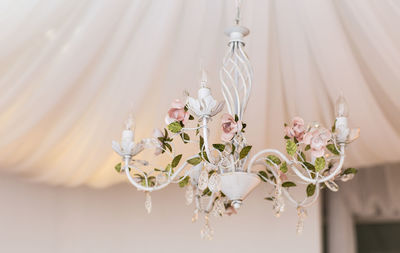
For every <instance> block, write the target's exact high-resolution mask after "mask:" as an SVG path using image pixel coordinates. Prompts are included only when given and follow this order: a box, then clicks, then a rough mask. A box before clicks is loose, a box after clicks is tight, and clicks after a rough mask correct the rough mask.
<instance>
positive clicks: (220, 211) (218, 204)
mask: <svg viewBox="0 0 400 253" xmlns="http://www.w3.org/2000/svg"><path fill="white" fill-rule="evenodd" d="M224 212H225V205H224V203H223V202H222V200H221V199H220V198H218V199H217V200H215V202H214V207H213V210H212V214H213V215H214V216H223V215H224Z"/></svg>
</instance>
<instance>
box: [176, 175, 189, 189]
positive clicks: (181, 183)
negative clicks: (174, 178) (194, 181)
mask: <svg viewBox="0 0 400 253" xmlns="http://www.w3.org/2000/svg"><path fill="white" fill-rule="evenodd" d="M182 177H183V176H182ZM182 177H180V179H182ZM189 180H190V177H189V176H186V177H185V178H184V179H183V180H182V181H180V182H179V187H185V186H186V185H188V184H189Z"/></svg>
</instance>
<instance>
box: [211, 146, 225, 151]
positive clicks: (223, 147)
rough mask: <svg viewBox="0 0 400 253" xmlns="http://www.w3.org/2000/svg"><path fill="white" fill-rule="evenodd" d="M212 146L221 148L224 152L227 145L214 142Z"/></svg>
mask: <svg viewBox="0 0 400 253" xmlns="http://www.w3.org/2000/svg"><path fill="white" fill-rule="evenodd" d="M212 146H213V147H214V148H215V149H217V150H219V151H220V152H223V151H224V150H225V145H224V144H213V145H212Z"/></svg>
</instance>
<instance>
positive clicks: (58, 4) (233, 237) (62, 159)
mask: <svg viewBox="0 0 400 253" xmlns="http://www.w3.org/2000/svg"><path fill="white" fill-rule="evenodd" d="M242 5H243V7H242V21H241V23H242V24H243V25H244V26H246V27H248V28H250V31H251V32H250V35H249V36H248V37H246V50H247V53H248V55H249V58H250V60H251V62H252V65H253V68H254V73H255V74H254V84H253V90H252V96H251V99H250V102H249V105H248V107H247V112H246V115H245V122H246V123H247V125H248V126H247V128H246V130H247V131H246V134H247V140H248V141H249V142H250V143H251V144H252V145H253V150H252V151H253V152H255V151H257V150H261V149H262V148H267V147H268V148H276V149H279V150H282V151H284V149H285V146H284V139H283V136H284V133H283V124H284V122H289V121H290V119H291V118H292V117H293V116H302V117H303V118H304V119H305V120H306V121H307V122H312V121H318V122H320V123H321V124H322V125H324V126H326V127H328V128H329V127H330V126H331V125H332V124H333V122H334V119H335V115H334V103H335V100H336V98H337V97H338V96H339V94H340V93H343V94H344V96H345V97H346V99H347V101H348V104H349V111H350V116H349V123H350V126H352V127H360V128H361V137H360V138H359V139H358V140H357V141H356V142H354V143H353V144H352V145H350V146H349V147H348V149H347V157H346V166H347V167H355V168H358V169H360V171H359V173H358V174H357V176H356V177H355V179H354V180H352V181H350V182H349V183H346V185H340V190H339V192H336V193H335V192H329V191H328V190H327V189H325V192H324V195H323V197H322V198H321V201H320V202H319V203H317V204H316V205H315V206H314V207H312V208H309V209H308V210H307V211H308V217H307V219H306V221H305V228H304V232H303V234H302V235H297V234H296V222H297V214H296V210H295V208H291V207H287V208H286V209H287V210H286V211H285V213H284V214H283V215H282V216H281V217H280V218H275V217H274V216H273V212H272V210H271V209H272V207H271V206H272V205H271V203H270V202H268V201H266V200H264V197H265V196H266V195H267V193H268V190H269V189H268V188H267V187H266V186H265V185H261V186H259V187H258V188H257V189H256V190H255V191H254V192H253V193H252V194H251V195H250V196H249V198H248V199H247V200H246V201H245V203H244V206H243V208H242V209H241V210H240V212H239V214H238V215H234V216H230V217H225V218H223V219H217V218H213V219H212V220H211V225H212V226H213V228H214V230H215V236H214V240H213V241H203V240H201V239H200V236H199V231H200V228H201V226H202V225H203V222H204V221H203V220H201V219H200V220H199V221H198V222H197V223H195V224H192V223H191V216H192V213H193V206H186V205H185V203H184V202H185V201H184V191H183V190H182V189H180V188H179V187H177V186H175V185H174V186H170V187H168V188H167V189H166V190H164V191H160V192H156V193H154V194H152V197H153V211H152V213H151V214H150V215H147V214H146V211H145V209H144V199H145V197H144V194H143V193H141V192H138V191H136V189H135V188H134V187H132V186H130V185H129V184H128V183H127V181H126V179H125V177H124V176H123V175H120V174H118V173H116V172H115V170H114V165H115V164H116V163H118V162H119V157H118V155H116V154H115V153H114V152H113V151H112V149H111V141H112V140H119V139H120V133H121V131H122V129H123V128H124V122H125V120H126V119H127V118H128V116H129V114H133V115H134V116H135V121H136V129H135V138H136V140H140V139H142V138H145V137H150V136H151V134H152V131H153V128H155V127H157V128H163V127H165V123H164V117H165V114H166V111H167V109H168V108H169V105H170V103H171V101H173V100H174V99H176V98H183V91H185V90H186V91H188V92H189V93H191V94H195V93H196V92H197V88H198V87H199V81H200V65H201V64H202V65H203V66H204V67H205V68H206V70H207V72H208V75H209V76H208V80H209V86H210V87H211V88H212V91H213V95H214V96H215V97H217V98H218V99H220V100H222V95H221V92H220V83H219V79H218V73H219V68H220V66H221V60H222V57H223V55H224V54H225V50H226V49H227V47H226V46H227V38H226V36H225V35H224V34H223V31H224V29H225V28H227V27H229V26H231V25H232V24H233V20H234V14H235V1H233V0H200V1H194V0H193V1H184V0H151V1H150V0H149V1H144V0H129V1H128V0H116V1H108V0H96V1H95V0H91V1H89V0H79V1H78V0H68V1H67V0H57V1H49V0H12V1H11V0H2V1H0V27H1V29H0V88H1V89H0V90H1V92H0V176H1V177H0V203H1V207H0V251H1V252H26V251H30V252H117V251H118V252H160V251H163V252H182V251H189V252H204V251H210V252H218V251H220V252H231V253H233V252H243V251H245V250H247V251H252V252H275V251H278V250H279V251H280V252H293V251H296V252H307V253H310V252H329V253H356V252H362V253H369V252H371V253H372V252H374V253H377V252H379V253H393V252H400V243H399V240H398V234H399V232H400V197H399V196H400V186H399V185H400V184H398V182H399V180H400V147H399V143H400V99H399V97H400V71H399V69H400V29H398V28H399V27H400V1H397V0H351V1H350V0H337V1H332V0H324V1H304V0H299V1H292V0H243V4H242ZM213 124H216V125H217V124H219V118H218V119H217V120H215V121H214V122H213ZM215 129H217V128H215ZM219 134H220V133H219V132H218V131H214V132H213V133H212V135H211V138H212V139H216V140H217V139H218V138H219ZM160 162H161V161H160Z"/></svg>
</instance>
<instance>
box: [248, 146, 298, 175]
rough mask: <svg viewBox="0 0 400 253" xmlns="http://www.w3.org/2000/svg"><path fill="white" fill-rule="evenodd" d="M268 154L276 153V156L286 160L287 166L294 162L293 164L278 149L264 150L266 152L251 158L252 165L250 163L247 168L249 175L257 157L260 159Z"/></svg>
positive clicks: (260, 152)
mask: <svg viewBox="0 0 400 253" xmlns="http://www.w3.org/2000/svg"><path fill="white" fill-rule="evenodd" d="M267 153H274V154H276V155H278V156H280V157H281V158H282V159H283V160H285V162H286V163H287V164H291V163H292V162H291V161H290V160H289V159H288V158H287V157H286V156H285V155H284V154H282V153H281V152H280V151H278V150H276V149H264V150H261V151H259V152H258V153H257V154H255V155H254V156H253V157H252V158H251V160H250V163H249V165H248V166H247V172H248V173H251V168H252V167H253V164H254V162H255V161H256V160H257V157H258V156H260V155H263V154H267Z"/></svg>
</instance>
